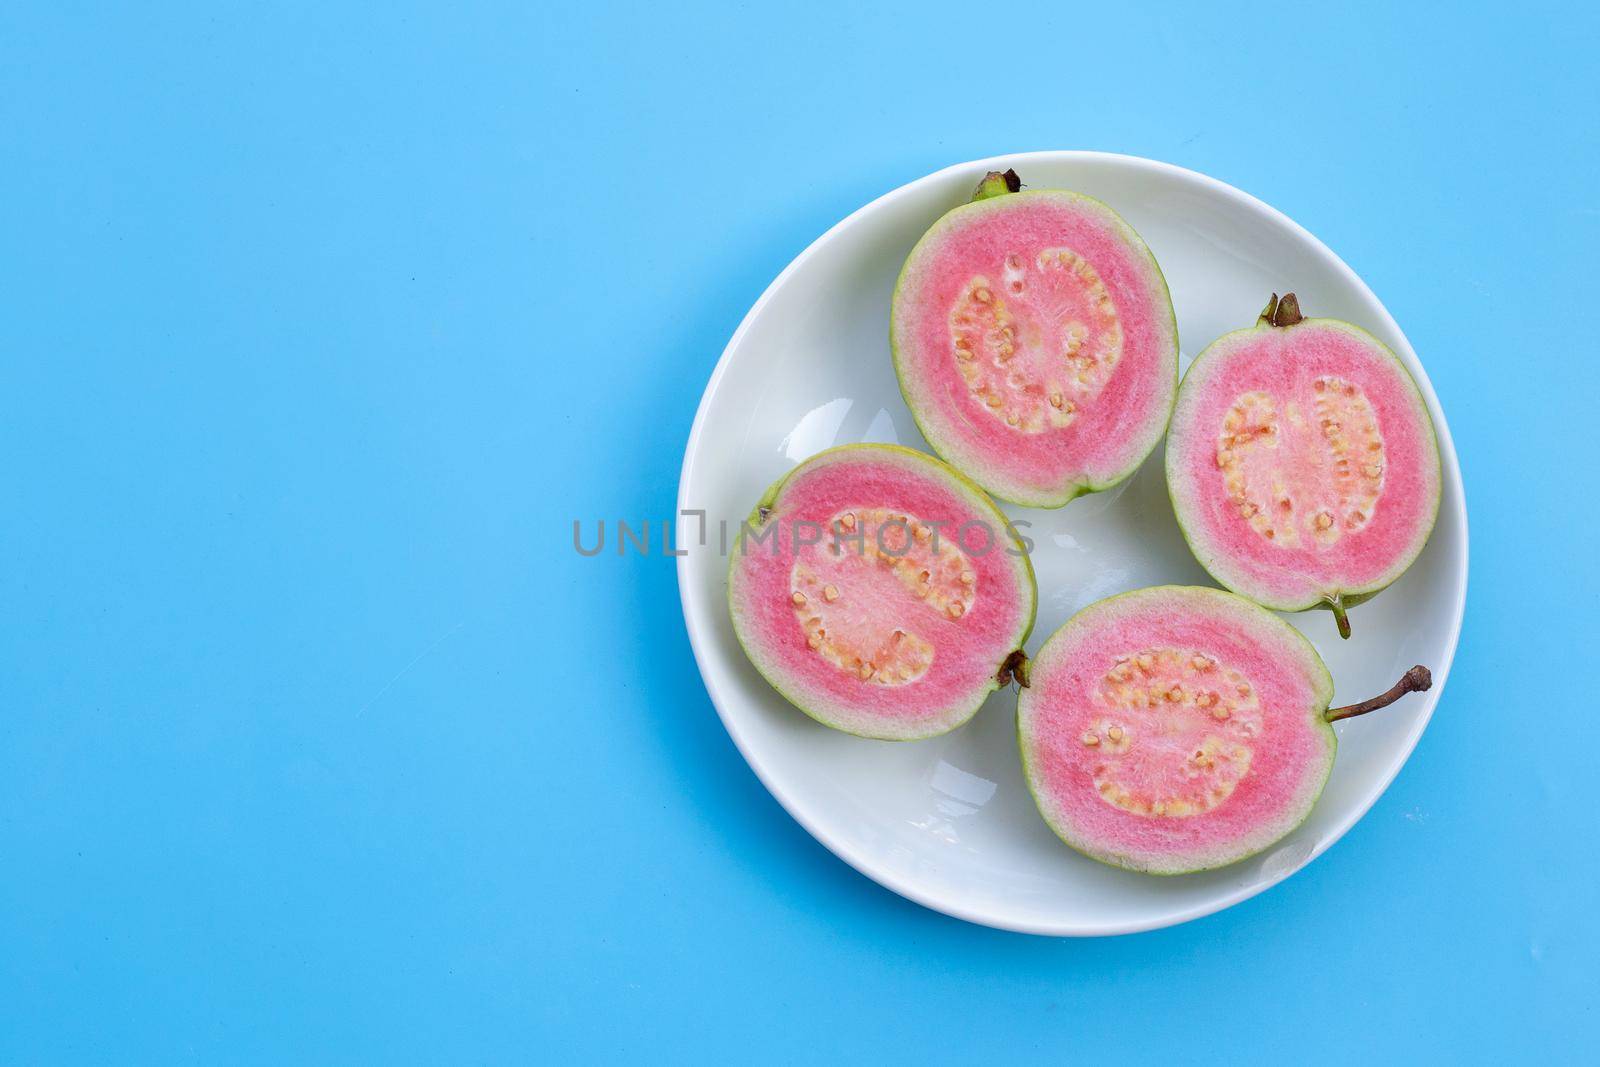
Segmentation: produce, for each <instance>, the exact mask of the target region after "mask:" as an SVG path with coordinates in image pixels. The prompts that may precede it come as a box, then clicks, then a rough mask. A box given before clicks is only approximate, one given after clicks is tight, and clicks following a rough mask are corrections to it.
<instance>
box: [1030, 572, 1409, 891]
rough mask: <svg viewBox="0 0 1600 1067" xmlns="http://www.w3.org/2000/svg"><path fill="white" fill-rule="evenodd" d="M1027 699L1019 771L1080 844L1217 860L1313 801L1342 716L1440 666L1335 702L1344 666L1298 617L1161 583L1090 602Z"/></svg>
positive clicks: (1105, 850) (1045, 660)
mask: <svg viewBox="0 0 1600 1067" xmlns="http://www.w3.org/2000/svg"><path fill="white" fill-rule="evenodd" d="M1029 679H1030V688H1028V689H1026V690H1024V691H1023V693H1022V695H1021V697H1020V699H1019V702H1018V717H1017V729H1018V736H1019V739H1020V742H1021V748H1022V764H1023V771H1024V774H1025V776H1026V778H1027V780H1028V786H1029V788H1030V789H1031V790H1032V791H1033V796H1034V800H1035V801H1036V802H1037V803H1038V805H1039V812H1040V814H1042V815H1043V816H1044V819H1045V822H1047V823H1049V824H1050V828H1051V829H1053V830H1054V831H1055V832H1056V834H1057V835H1058V836H1059V837H1060V838H1061V839H1062V840H1063V841H1065V842H1066V843H1067V844H1068V845H1071V846H1072V847H1073V848H1075V849H1077V850H1078V851H1079V852H1082V853H1083V854H1085V855H1087V856H1089V857H1091V858H1093V859H1096V860H1099V861H1101V862H1103V863H1109V864H1112V865H1113V866H1117V867H1125V868H1127V869H1129V870H1134V871H1143V872H1145V873H1148V874H1186V873H1190V872H1193V871H1201V870H1208V869H1210V868H1213V867H1221V866H1223V865H1225V864H1229V863H1233V862H1235V861H1237V860H1241V859H1244V858H1245V857H1246V856H1250V855H1253V854H1254V853H1257V852H1260V851H1261V850H1262V849H1264V848H1267V847H1268V846H1269V845H1271V844H1273V843H1274V842H1276V841H1278V840H1279V839H1280V838H1282V837H1283V836H1284V835H1285V834H1287V833H1289V831H1291V830H1293V829H1294V828H1295V827H1296V826H1298V825H1300V823H1301V822H1303V821H1304V820H1305V817H1306V816H1307V814H1309V813H1310V811H1311V808H1312V805H1314V804H1315V803H1316V800H1317V797H1318V796H1319V795H1320V794H1321V792H1322V787H1323V785H1324V783H1326V782H1327V780H1328V773H1329V771H1330V770H1331V769H1332V768H1333V758H1334V754H1335V752H1336V750H1337V748H1338V739H1337V738H1336V737H1335V736H1334V732H1333V729H1332V726H1331V723H1333V722H1334V721H1336V720H1338V719H1342V718H1349V717H1350V716H1353V715H1361V714H1365V713H1366V712H1368V711H1374V710H1376V709H1378V708H1380V707H1383V706H1385V705H1387V704H1389V703H1392V702H1393V701H1395V700H1397V699H1399V698H1400V697H1401V696H1402V695H1404V694H1405V693H1407V692H1411V691H1413V690H1419V689H1427V688H1428V687H1429V686H1430V685H1431V684H1432V680H1431V678H1430V677H1429V675H1428V671H1427V670H1426V669H1425V668H1423V667H1413V668H1412V669H1411V670H1410V671H1408V672H1407V673H1406V676H1405V677H1404V678H1402V679H1401V681H1400V683H1399V684H1398V685H1396V686H1395V687H1394V688H1393V689H1391V690H1390V691H1389V692H1387V693H1385V694H1383V695H1382V696H1381V697H1376V698H1374V699H1372V700H1369V701H1366V702H1364V703H1362V704H1356V705H1351V706H1349V707H1345V708H1335V709H1333V710H1329V709H1328V702H1329V700H1331V699H1332V697H1333V679H1332V678H1331V677H1329V675H1328V669H1327V668H1326V667H1325V666H1324V665H1323V663H1322V659H1321V657H1319V656H1318V655H1317V652H1316V650H1315V649H1314V648H1312V647H1311V644H1310V642H1308V641H1307V640H1306V639H1305V638H1304V637H1302V636H1300V633H1299V631H1297V630H1295V629H1294V627H1292V626H1290V625H1289V624H1288V623H1286V622H1284V621H1283V620H1282V619H1280V618H1278V617H1277V616H1276V615H1273V614H1272V613H1271V612H1269V611H1266V610H1265V609H1263V608H1260V607H1258V606H1256V605H1255V604H1253V603H1251V602H1250V601H1248V600H1245V599H1244V598H1242V597H1239V596H1236V595H1234V594H1232V593H1225V592H1223V591H1221V590H1219V589H1202V588H1196V587H1190V586H1160V587H1156V588H1152V589H1139V590H1135V591H1134V592H1131V593H1124V594H1122V595H1120V596H1114V597H1110V598H1109V599H1106V600H1101V601H1098V602H1097V603H1094V604H1091V605H1089V606H1088V607H1087V608H1084V609H1083V610H1082V611H1080V612H1079V613H1078V614H1076V615H1074V616H1073V617H1072V618H1071V619H1069V620H1067V622H1066V624H1065V625H1064V626H1062V627H1061V629H1059V630H1057V631H1056V632H1055V634H1053V635H1052V636H1051V637H1050V639H1049V640H1048V641H1046V642H1045V645H1044V647H1043V648H1042V649H1040V650H1039V654H1038V655H1037V656H1036V657H1034V660H1033V662H1032V664H1031V665H1030V669H1029Z"/></svg>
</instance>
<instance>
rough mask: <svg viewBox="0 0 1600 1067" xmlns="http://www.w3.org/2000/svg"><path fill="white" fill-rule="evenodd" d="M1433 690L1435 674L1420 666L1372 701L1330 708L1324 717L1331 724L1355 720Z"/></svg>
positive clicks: (1412, 669) (1324, 713)
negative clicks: (1342, 720)
mask: <svg viewBox="0 0 1600 1067" xmlns="http://www.w3.org/2000/svg"><path fill="white" fill-rule="evenodd" d="M1432 688H1433V672H1432V671H1430V670H1428V668H1426V667H1424V666H1422V665H1421V664H1418V665H1417V666H1415V667H1412V668H1411V669H1410V670H1409V671H1406V673H1405V674H1403V675H1401V676H1400V680H1399V681H1398V682H1396V683H1394V686H1393V687H1392V688H1391V689H1389V691H1388V692H1386V693H1379V694H1378V695H1377V696H1375V697H1373V698H1372V699H1371V700H1363V701H1362V702H1361V703H1359V704H1346V705H1345V706H1344V707H1342V708H1329V709H1328V710H1327V711H1325V712H1323V713H1322V717H1323V718H1324V719H1326V720H1328V721H1329V722H1338V721H1339V720H1340V719H1353V718H1355V717H1356V716H1357V715H1365V714H1366V713H1367V712H1369V711H1377V710H1378V709H1379V708H1386V707H1388V706H1389V705H1390V704H1393V703H1394V702H1395V701H1396V700H1399V699H1400V698H1401V697H1403V696H1405V695H1406V694H1407V693H1422V692H1426V691H1427V690H1429V689H1432Z"/></svg>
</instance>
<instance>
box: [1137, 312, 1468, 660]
mask: <svg viewBox="0 0 1600 1067" xmlns="http://www.w3.org/2000/svg"><path fill="white" fill-rule="evenodd" d="M1289 298H1290V299H1292V298H1293V294H1292V293H1291V294H1289ZM1276 303H1277V296H1276V295H1274V296H1273V303H1272V304H1269V305H1268V312H1267V313H1263V315H1262V316H1261V317H1260V318H1259V319H1258V320H1257V322H1256V325H1254V326H1248V327H1245V328H1244V329H1239V330H1233V331H1231V332H1229V333H1225V334H1223V335H1222V336H1221V337H1218V338H1217V339H1216V340H1215V341H1212V342H1211V343H1210V344H1209V345H1207V346H1206V347H1205V348H1204V349H1203V350H1202V351H1201V352H1200V354H1199V355H1198V356H1196V357H1195V358H1194V361H1193V362H1192V363H1191V364H1190V365H1189V368H1188V370H1186V371H1185V372H1184V375H1183V378H1182V380H1181V381H1180V382H1179V384H1178V392H1177V396H1176V397H1175V398H1174V403H1173V407H1174V411H1176V409H1177V407H1178V405H1179V404H1181V403H1182V402H1183V399H1184V391H1185V389H1186V388H1188V387H1189V386H1190V384H1191V383H1192V382H1194V381H1196V380H1197V379H1198V375H1199V373H1203V369H1204V367H1205V365H1206V362H1207V361H1208V360H1209V359H1212V358H1216V353H1218V352H1220V351H1223V350H1224V349H1225V348H1226V347H1227V346H1229V345H1231V344H1232V343H1236V342H1238V341H1241V340H1244V339H1246V338H1248V337H1250V336H1252V335H1254V334H1257V333H1259V332H1262V331H1268V330H1281V331H1293V330H1298V329H1301V328H1304V327H1319V326H1320V327H1334V328H1337V329H1341V330H1345V331H1347V332H1350V333H1353V334H1356V335H1358V336H1360V337H1362V338H1363V339H1365V340H1367V341H1369V342H1370V343H1371V344H1372V345H1374V346H1376V347H1377V348H1378V349H1380V350H1382V351H1383V352H1384V353H1386V354H1387V355H1388V357H1389V359H1390V361H1391V362H1392V363H1393V365H1394V366H1395V367H1396V368H1397V369H1399V371H1400V372H1401V374H1403V375H1404V376H1405V380H1406V381H1407V382H1409V383H1410V385H1411V389H1412V390H1413V392H1414V393H1415V395H1416V398H1417V401H1418V404H1419V407H1420V409H1421V411H1422V413H1423V419H1422V423H1423V425H1424V426H1425V428H1426V438H1427V443H1428V451H1429V453H1430V454H1431V456H1432V458H1433V463H1434V466H1435V467H1436V468H1439V467H1440V457H1439V438H1438V430H1437V428H1436V427H1435V426H1434V425H1433V418H1432V415H1431V414H1429V413H1428V410H1427V405H1426V403H1425V402H1424V401H1423V400H1422V391H1421V389H1420V388H1419V387H1418V386H1417V383H1416V377H1415V376H1414V375H1413V374H1412V373H1411V371H1410V369H1409V368H1408V367H1407V366H1406V365H1405V363H1404V362H1402V361H1401V359H1400V357H1399V356H1397V355H1395V353H1394V350H1393V349H1391V348H1390V347H1389V346H1388V345H1386V344H1384V343H1383V342H1382V341H1380V340H1378V339H1377V338H1376V337H1374V336H1373V335H1372V334H1371V333H1370V332H1369V331H1367V330H1364V329H1362V328H1361V327H1360V326H1357V325H1355V324H1354V323H1351V322H1346V321H1344V320H1343V319H1334V318H1327V317H1322V318H1302V319H1300V320H1299V321H1298V322H1296V323H1295V324H1293V325H1290V326H1274V325H1272V324H1271V323H1269V322H1268V321H1267V319H1268V315H1269V314H1270V312H1271V310H1272V308H1273V307H1274V306H1275V305H1276ZM1179 462H1181V457H1180V456H1178V455H1177V454H1176V453H1175V451H1174V450H1173V449H1171V448H1170V447H1169V448H1168V449H1167V454H1166V462H1165V466H1166V475H1167V499H1168V501H1169V502H1170V503H1171V504H1172V512H1173V515H1174V516H1175V517H1176V519H1177V522H1178V530H1179V532H1181V533H1182V534H1183V539H1184V543H1185V544H1187V545H1188V546H1189V551H1190V552H1191V553H1192V554H1193V555H1194V557H1195V560H1196V561H1197V562H1198V563H1199V564H1200V565H1201V567H1203V568H1205V571H1206V573H1207V574H1209V575H1211V577H1212V578H1213V579H1214V580H1215V581H1216V582H1217V583H1218V584H1219V585H1221V586H1222V587H1223V588H1225V589H1227V590H1229V591H1230V592H1233V593H1237V594H1239V595H1240V596H1242V597H1245V598H1246V599H1248V600H1251V601H1253V602H1255V603H1257V604H1260V605H1261V606H1262V607H1265V608H1271V609H1272V610H1274V611H1289V612H1302V611H1312V610H1322V611H1327V612H1330V613H1332V615H1333V616H1334V619H1335V622H1336V624H1337V627H1338V631H1339V636H1340V637H1342V638H1345V639H1346V640H1348V639H1349V637H1350V622H1349V618H1348V615H1347V612H1348V611H1349V609H1351V608H1353V607H1356V606H1357V605H1360V604H1364V603H1366V602H1367V601H1369V600H1371V599H1372V598H1373V597H1375V596H1377V595H1378V594H1379V593H1381V592H1383V591H1384V590H1385V589H1387V588H1389V586H1391V585H1393V584H1394V583H1395V582H1396V581H1398V580H1399V579H1400V577H1401V575H1403V574H1404V573H1405V572H1406V571H1407V570H1409V569H1410V568H1411V565H1412V564H1413V563H1415V562H1416V561H1417V558H1418V557H1419V556H1420V555H1421V554H1422V551H1423V549H1424V548H1426V547H1427V543H1428V540H1429V538H1431V536H1432V533H1433V528H1434V526H1435V525H1436V524H1437V522H1438V518H1439V506H1440V500H1441V497H1442V495H1443V488H1444V480H1443V478H1442V476H1441V477H1440V478H1439V479H1438V480H1437V481H1436V483H1435V487H1434V491H1433V493H1432V495H1431V499H1430V510H1429V515H1428V519H1427V523H1426V526H1427V533H1426V534H1425V535H1424V536H1423V537H1422V538H1421V539H1420V540H1419V541H1418V542H1417V545H1416V547H1415V549H1414V550H1412V551H1411V552H1409V553H1407V554H1406V555H1404V556H1403V557H1401V558H1400V561H1399V562H1398V563H1397V564H1395V565H1394V566H1393V567H1391V569H1390V570H1389V572H1388V573H1387V574H1386V575H1385V576H1384V577H1383V578H1382V579H1381V580H1379V581H1376V582H1371V583H1368V584H1365V585H1360V584H1358V585H1351V586H1345V587H1342V588H1340V589H1336V590H1327V591H1325V592H1319V593H1316V594H1312V595H1309V596H1307V597H1305V598H1303V599H1298V600H1296V599H1283V598H1278V597H1273V596H1271V595H1268V594H1265V593H1263V592H1262V591H1261V590H1255V589H1249V588H1241V587H1240V585H1239V583H1237V582H1231V581H1229V580H1228V579H1227V578H1226V577H1224V576H1222V575H1220V574H1218V573H1216V571H1215V570H1213V569H1212V568H1211V566H1210V565H1208V564H1207V562H1206V551H1205V549H1204V548H1203V546H1202V544H1201V539H1200V538H1199V536H1198V535H1197V534H1196V533H1194V532H1193V531H1192V530H1191V529H1190V523H1189V522H1186V521H1185V512H1184V509H1183V508H1182V507H1181V506H1180V505H1179V502H1178V499H1177V493H1176V491H1175V490H1174V489H1173V484H1174V481H1175V480H1176V478H1177V465H1178V463H1179Z"/></svg>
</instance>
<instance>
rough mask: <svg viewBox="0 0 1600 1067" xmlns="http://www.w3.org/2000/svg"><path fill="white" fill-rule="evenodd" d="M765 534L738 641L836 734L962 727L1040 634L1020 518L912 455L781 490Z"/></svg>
mask: <svg viewBox="0 0 1600 1067" xmlns="http://www.w3.org/2000/svg"><path fill="white" fill-rule="evenodd" d="M749 528H750V532H749V533H748V534H746V535H745V536H744V537H743V538H742V539H741V540H740V543H737V544H735V545H734V546H733V558H732V561H731V564H730V570H729V605H730V609H731V611H732V616H733V625H734V630H735V632H736V633H737V634H738V637H739V640H740V642H741V644H743V646H744V649H745V651H746V653H747V654H748V655H749V657H750V660H751V662H752V663H754V664H755V666H756V668H757V669H758V670H759V671H760V672H761V674H762V675H763V676H764V677H765V678H766V679H767V681H769V682H770V683H771V684H772V685H773V686H774V687H775V688H776V689H777V690H778V691H779V692H780V693H782V694H783V695H784V696H785V697H787V698H788V699H789V701H790V702H792V703H793V704H795V705H796V706H797V707H799V708H800V709H801V710H802V711H804V712H806V713H807V714H808V715H810V716H811V717H812V718H814V719H817V720H818V721H819V722H822V723H824V724H825V725H828V726H832V727H834V728H836V729H840V730H844V731H847V732H849V733H854V734H859V735H862V736H865V737H875V738H883V739H888V740H909V739H912V738H920V737H930V736H933V735H935V734H941V733H945V732H946V731H949V730H952V729H954V728H955V727H957V726H959V725H961V724H962V723H964V722H966V721H967V719H969V718H971V716H972V715H973V713H974V712H976V711H977V710H978V707H979V705H981V704H982V703H983V700H984V698H985V697H987V696H988V694H989V693H991V692H993V691H994V690H995V689H996V688H998V687H999V686H1000V685H1001V684H1002V675H1003V672H1004V671H1005V670H1006V666H1007V661H1008V659H1010V658H1011V657H1012V655H1013V653H1015V652H1017V651H1018V650H1019V649H1020V648H1021V646H1022V642H1023V641H1024V640H1025V639H1026V638H1027V635H1028V632H1029V631H1030V630H1031V629H1032V626H1033V616H1034V604H1035V588H1034V581H1033V572H1032V569H1031V567H1030V565H1029V563H1028V561H1027V557H1026V556H1025V555H1024V554H1022V552H1021V549H1020V548H1019V547H1018V545H1017V543H1016V542H1015V540H1014V539H1013V537H1012V535H1011V533H1010V530H1009V527H1008V526H1007V525H1006V520H1005V517H1004V516H1003V515H1001V514H1000V512H999V511H998V510H996V509H995V507H994V505H993V504H992V503H990V502H989V500H988V499H987V498H986V497H985V496H984V495H983V493H982V492H981V491H980V490H978V489H977V487H976V486H974V485H972V484H971V483H970V482H968V481H966V480H965V479H964V478H962V477H961V476H960V475H959V474H957V473H956V472H954V471H952V470H951V469H950V468H948V467H946V466H945V465H944V464H942V463H939V462H938V461H936V460H934V459H932V458H931V457H928V456H925V455H922V454H921V453H918V452H913V451H911V450H910V449H905V448H899V447H895V446H890V445H855V446H847V447H843V448H836V449H831V450H829V451H827V452H823V453H820V454H819V455H817V456H814V457H812V458H811V459H809V460H807V461H806V462H805V463H803V464H801V465H800V466H799V467H797V468H795V470H794V471H792V472H790V473H789V474H788V475H787V476H785V477H784V478H783V479H782V480H781V481H779V482H778V483H777V484H776V485H774V486H773V487H772V488H771V489H769V490H768V491H767V494H766V495H765V496H764V497H763V498H762V501H761V503H760V504H759V505H758V507H757V509H756V512H755V513H754V514H753V515H752V516H751V517H750V519H749ZM1006 677H1009V675H1006Z"/></svg>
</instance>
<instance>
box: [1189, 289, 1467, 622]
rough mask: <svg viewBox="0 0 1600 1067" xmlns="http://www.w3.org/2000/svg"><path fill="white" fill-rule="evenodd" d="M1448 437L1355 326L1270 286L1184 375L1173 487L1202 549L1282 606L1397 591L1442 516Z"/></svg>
mask: <svg viewBox="0 0 1600 1067" xmlns="http://www.w3.org/2000/svg"><path fill="white" fill-rule="evenodd" d="M1439 484H1440V472H1439V446H1438V443H1437V442H1436V441H1435V439H1434V430H1433V421H1432V419H1430V418H1429V416H1428V409H1427V406H1426V405H1425V404H1424V403H1423V400H1422V394H1421V393H1420V392H1418V390H1417V385H1416V382H1414V381H1413V380H1412V378H1411V375H1410V373H1409V372H1408V371H1407V370H1406V369H1405V367H1404V365H1402V364H1401V362H1400V361H1399V359H1397V358H1396V357H1395V354H1394V353H1393V352H1391V351H1390V350H1389V349H1388V348H1387V347H1386V346H1385V345H1384V344H1383V343H1382V342H1381V341H1379V340H1378V339H1377V338H1375V337H1373V336H1372V335H1371V334H1369V333H1367V332H1366V331H1365V330H1363V329H1361V328H1360V327H1358V326H1352V325H1351V324H1350V323H1348V322H1341V321H1339V320H1337V319H1304V318H1301V316H1300V307H1299V302H1298V301H1297V300H1296V299H1295V296H1294V294H1293V293H1290V294H1288V295H1287V296H1285V297H1284V298H1283V299H1282V300H1281V301H1280V300H1279V299H1278V297H1277V295H1276V294H1274V295H1273V297H1272V300H1271V302H1270V303H1269V304H1268V305H1267V310H1266V312H1264V313H1263V314H1262V316H1261V318H1260V319H1259V320H1258V322H1257V324H1256V326H1254V327H1253V328H1251V329H1247V330H1236V331H1235V332H1233V333H1230V334H1226V335H1224V336H1223V337H1221V338H1219V339H1218V340H1216V341H1213V342H1212V343H1211V345H1210V346H1209V347H1208V348H1206V350H1205V351H1204V352H1201V353H1200V355H1199V356H1197V357H1196V358H1195V361H1194V365H1193V366H1191V367H1190V368H1189V371H1188V373H1187V374H1185V375H1184V378H1183V384H1182V386H1181V387H1180V389H1179V390H1178V404H1177V408H1176V409H1175V410H1174V412H1173V416H1172V431H1171V433H1170V435H1169V437H1168V439H1167V486H1168V488H1169V490H1170V491H1171V494H1172V506H1173V509H1174V510H1175V511H1176V512H1177V516H1178V524H1179V525H1180V526H1181V527H1182V528H1183V534H1184V537H1186V538H1187V539H1188V541H1189V547H1190V548H1191V549H1193V550H1194V554H1195V556H1196V558H1198V559H1199V560H1200V563H1201V565H1202V566H1204V567H1205V569H1206V570H1208V571H1210V572H1211V575H1212V576H1213V577H1214V578H1216V579H1217V581H1219V582H1221V583H1222V584H1223V585H1225V586H1227V587H1228V588H1229V589H1232V590H1233V591H1234V592H1236V593H1240V594H1242V595H1244V596H1247V597H1249V598H1250V599H1251V600H1254V601H1255V602H1256V603H1258V604H1263V605H1265V606H1267V607H1269V608H1277V609H1279V610H1281V611H1304V610H1306V609H1308V608H1312V607H1326V608H1328V609H1330V610H1332V611H1333V613H1334V617H1335V619H1336V621H1337V623H1338V626H1339V633H1340V634H1341V635H1342V636H1344V637H1349V636H1350V623H1349V619H1348V617H1347V616H1346V614H1345V611H1346V609H1347V608H1349V607H1350V606H1352V605H1354V604H1359V603H1360V602H1361V601H1363V600H1366V599H1367V598H1369V597H1371V596H1372V595H1373V594H1375V593H1377V592H1378V591H1379V590H1381V589H1383V588H1384V587H1385V586H1387V585H1389V584H1390V583H1391V582H1393V581H1394V580H1395V579H1396V578H1398V577H1400V575H1401V573H1402V572H1403V571H1404V570H1405V569H1406V568H1407V567H1409V566H1410V565H1411V563H1412V561H1413V560H1415V559H1416V558H1417V555H1418V554H1419V553H1420V552H1421V551H1422V547H1423V545H1424V544H1426V543H1427V540H1428V534H1429V533H1430V532H1432V530H1433V523H1434V519H1435V518H1436V517H1437V515H1438V513H1439Z"/></svg>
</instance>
